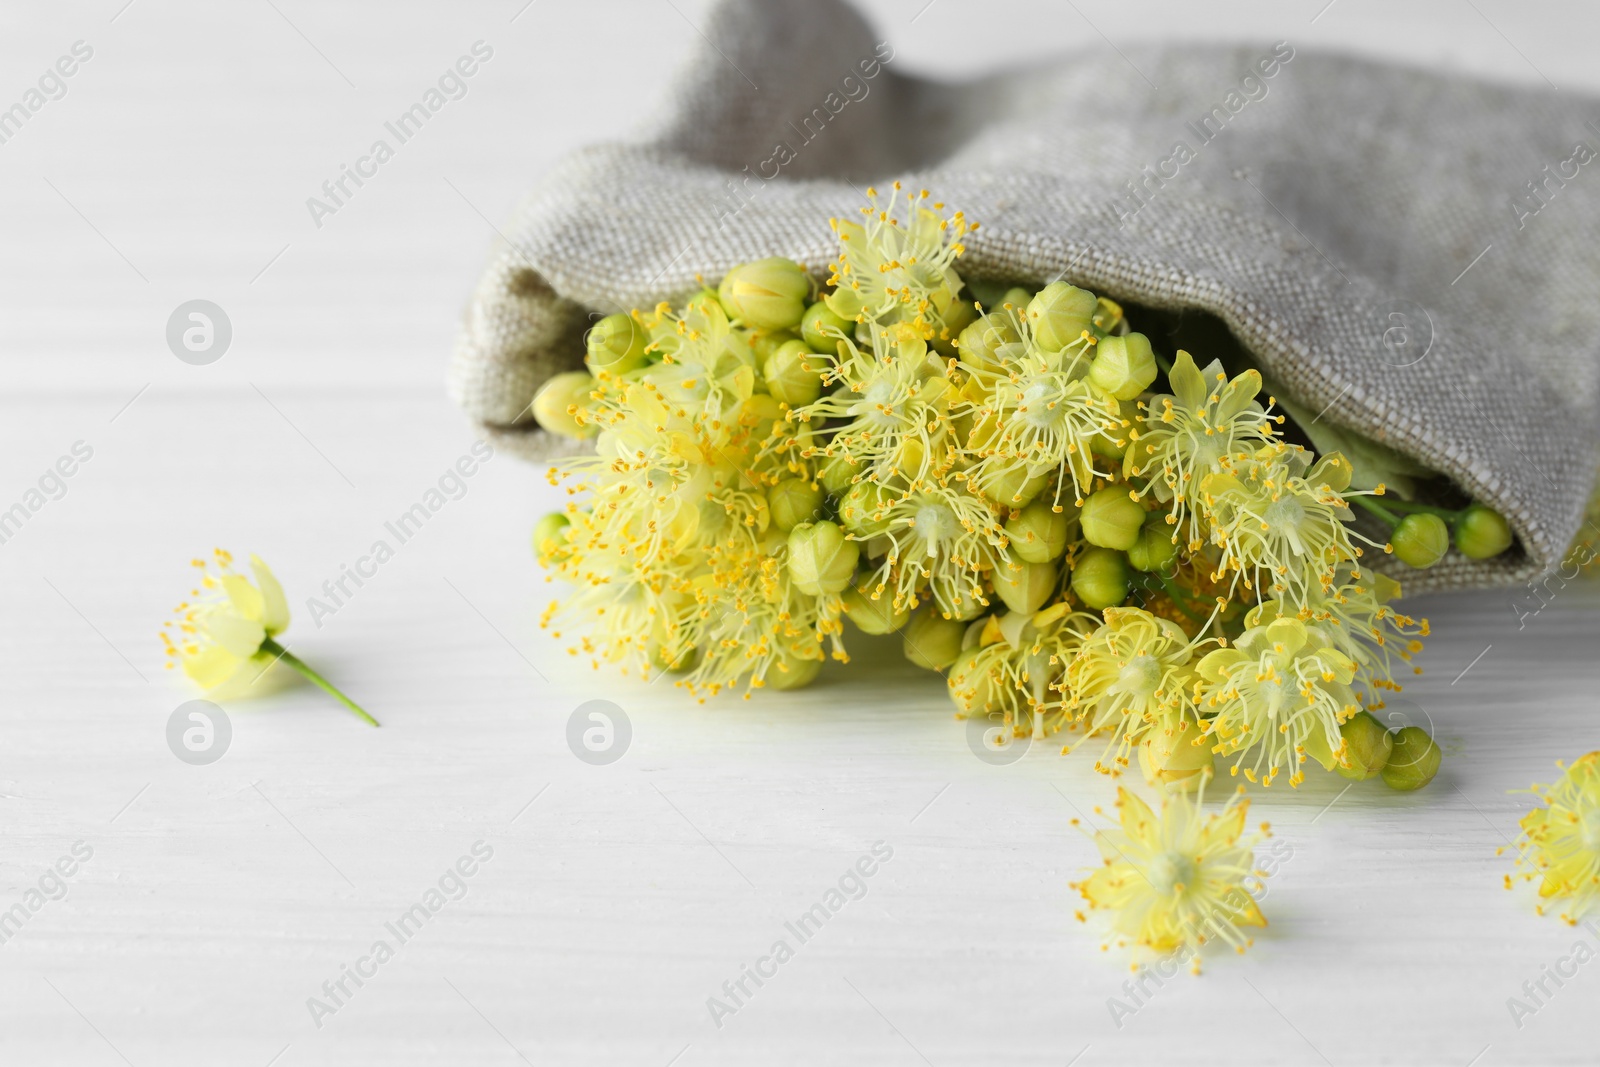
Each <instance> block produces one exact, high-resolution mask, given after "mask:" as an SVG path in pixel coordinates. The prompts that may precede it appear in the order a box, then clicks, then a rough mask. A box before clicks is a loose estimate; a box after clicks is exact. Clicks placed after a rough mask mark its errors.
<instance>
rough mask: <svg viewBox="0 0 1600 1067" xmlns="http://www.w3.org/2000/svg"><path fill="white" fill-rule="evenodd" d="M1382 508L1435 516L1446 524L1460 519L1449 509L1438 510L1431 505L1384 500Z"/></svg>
mask: <svg viewBox="0 0 1600 1067" xmlns="http://www.w3.org/2000/svg"><path fill="white" fill-rule="evenodd" d="M1383 506H1384V507H1385V508H1390V509H1393V510H1396V511H1418V512H1423V513H1425V514H1428V515H1437V516H1439V517H1440V518H1441V519H1444V520H1445V521H1447V522H1454V521H1456V520H1457V519H1459V518H1461V512H1459V511H1451V510H1450V509H1449V508H1438V507H1434V506H1433V505H1432V504H1413V503H1412V502H1411V501H1409V500H1387V499H1386V500H1384V502H1383Z"/></svg>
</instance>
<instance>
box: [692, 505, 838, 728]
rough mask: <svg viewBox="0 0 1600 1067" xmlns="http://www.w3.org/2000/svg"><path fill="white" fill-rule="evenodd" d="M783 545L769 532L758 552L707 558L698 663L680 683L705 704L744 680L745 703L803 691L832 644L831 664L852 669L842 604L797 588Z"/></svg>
mask: <svg viewBox="0 0 1600 1067" xmlns="http://www.w3.org/2000/svg"><path fill="white" fill-rule="evenodd" d="M788 544H789V542H788V538H787V537H785V536H783V535H782V534H781V533H779V532H777V531H773V532H772V533H771V534H769V535H768V537H767V538H766V541H765V543H764V545H763V546H761V547H759V548H757V549H754V550H751V549H746V548H743V547H742V546H737V545H733V546H723V547H719V548H718V549H716V550H713V551H712V552H710V553H709V554H708V555H709V570H708V571H707V573H706V574H704V575H702V576H701V577H699V578H698V579H697V580H696V581H695V582H694V593H695V598H696V601H697V603H698V605H699V612H698V614H699V618H700V619H701V620H702V625H703V627H704V630H703V637H702V640H701V644H700V647H701V649H702V650H703V656H702V658H701V661H700V663H699V665H698V666H696V667H695V668H694V669H693V670H692V671H691V673H690V675H689V677H688V678H686V679H685V680H684V681H683V682H681V683H679V684H681V685H683V686H685V687H686V688H688V689H690V690H692V691H694V692H696V693H700V694H704V695H703V696H701V697H700V699H701V702H702V703H703V702H704V700H705V696H715V695H716V694H717V693H719V692H721V691H722V690H723V689H727V688H730V687H733V686H735V685H737V684H738V682H739V680H740V679H741V678H748V682H747V684H746V687H745V692H744V696H745V699H747V700H748V699H749V698H750V692H751V690H753V689H760V688H763V687H765V686H771V687H772V688H773V689H778V690H785V689H798V688H800V687H801V686H804V685H807V684H808V683H810V682H811V680H812V679H814V678H815V677H816V676H817V673H818V672H819V671H820V670H821V669H822V663H823V659H824V656H823V648H822V646H823V643H824V642H825V641H829V640H831V642H832V650H833V656H834V658H835V659H837V660H840V661H841V662H849V656H847V655H846V654H845V651H844V645H843V643H842V642H841V641H840V635H841V634H842V633H843V632H844V623H843V621H842V619H841V618H840V601H839V598H838V597H837V596H830V597H814V596H807V595H806V594H804V593H802V592H800V590H798V589H797V588H795V585H794V582H793V580H792V579H791V578H790V575H789V561H788Z"/></svg>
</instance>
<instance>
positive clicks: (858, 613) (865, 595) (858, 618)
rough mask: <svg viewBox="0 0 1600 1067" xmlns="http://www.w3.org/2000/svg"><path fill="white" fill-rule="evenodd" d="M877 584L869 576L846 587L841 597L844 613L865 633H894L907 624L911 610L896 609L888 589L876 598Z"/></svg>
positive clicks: (876, 634) (875, 634)
mask: <svg viewBox="0 0 1600 1067" xmlns="http://www.w3.org/2000/svg"><path fill="white" fill-rule="evenodd" d="M876 585H877V582H876V580H875V579H872V578H868V579H867V581H866V582H863V583H861V584H857V585H852V586H851V587H850V588H849V589H846V590H845V591H844V595H843V596H842V597H841V598H840V599H841V600H843V601H844V613H845V616H846V617H847V618H849V620H850V621H851V622H853V623H855V624H856V629H858V630H860V631H861V632H862V633H864V634H872V635H874V636H878V635H881V634H892V633H894V632H895V631H896V630H898V629H900V627H902V626H904V625H905V624H906V620H907V619H909V618H911V612H910V610H909V609H907V608H905V607H901V608H900V609H899V610H896V609H895V606H894V596H893V594H892V592H891V591H890V590H887V589H886V590H884V591H883V592H882V593H879V594H878V598H877V599H876V600H874V599H873V598H872V594H873V591H874V589H875V587H876ZM863 587H865V588H863Z"/></svg>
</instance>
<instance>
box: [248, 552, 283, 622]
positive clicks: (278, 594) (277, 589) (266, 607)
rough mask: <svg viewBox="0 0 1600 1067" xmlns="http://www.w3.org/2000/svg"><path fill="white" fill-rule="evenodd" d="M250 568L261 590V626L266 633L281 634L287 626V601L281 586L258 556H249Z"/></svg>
mask: <svg viewBox="0 0 1600 1067" xmlns="http://www.w3.org/2000/svg"><path fill="white" fill-rule="evenodd" d="M250 569H251V570H252V571H253V572H255V576H256V585H257V587H259V588H260V590H261V626H262V628H263V629H265V630H266V631H267V633H268V635H271V634H281V633H282V632H283V631H284V630H287V629H288V628H289V601H288V598H286V597H285V596H284V595H283V586H282V585H279V584H278V579H277V577H276V576H275V575H274V574H273V573H272V571H271V570H270V569H269V568H268V567H267V565H266V564H265V563H263V562H261V557H260V556H256V555H252V556H251V557H250Z"/></svg>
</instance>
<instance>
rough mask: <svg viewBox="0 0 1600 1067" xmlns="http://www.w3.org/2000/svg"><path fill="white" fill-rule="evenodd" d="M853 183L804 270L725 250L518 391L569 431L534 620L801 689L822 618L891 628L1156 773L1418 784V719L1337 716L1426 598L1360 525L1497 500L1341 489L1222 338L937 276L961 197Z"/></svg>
mask: <svg viewBox="0 0 1600 1067" xmlns="http://www.w3.org/2000/svg"><path fill="white" fill-rule="evenodd" d="M869 198H870V199H871V206H869V207H867V208H864V209H863V213H864V215H865V218H864V219H863V220H862V221H860V222H856V221H846V220H838V219H836V220H834V222H833V229H834V231H835V233H836V234H837V236H838V242H839V252H838V258H837V260H836V262H834V263H833V264H831V270H832V273H831V276H830V277H829V278H828V279H827V282H826V285H825V286H824V287H823V288H822V289H821V291H820V292H819V291H818V287H817V286H816V284H815V282H814V281H813V279H812V278H811V277H810V276H808V275H807V273H806V272H805V271H804V270H803V269H802V268H801V267H800V266H799V265H798V264H796V263H793V262H791V261H789V260H786V259H777V258H774V259H764V260H760V261H757V262H754V263H747V264H744V265H742V266H739V267H737V268H735V269H734V270H732V271H730V272H728V274H727V275H726V276H725V277H724V278H723V279H721V283H720V285H719V286H718V288H717V289H716V290H715V291H711V290H709V289H707V290H704V291H702V292H700V293H697V294H696V295H694V296H693V297H691V298H690V299H689V300H688V301H687V303H686V304H684V305H683V306H682V307H676V308H675V307H673V306H671V305H668V304H665V303H663V304H660V305H658V306H657V307H655V308H654V309H652V310H650V311H634V312H632V313H630V314H616V315H611V316H609V317H608V318H605V319H602V320H600V321H599V322H598V323H597V324H596V325H595V326H594V328H593V329H592V330H591V331H590V332H589V334H588V338H587V355H586V358H585V364H586V367H587V371H575V372H572V373H569V374H563V375H559V376H557V377H555V378H553V379H552V380H550V381H549V382H547V383H546V384H545V385H544V386H543V387H542V388H541V389H540V391H539V393H538V394H537V396H536V397H535V398H534V401H533V410H534V414H535V417H536V418H537V419H538V420H539V422H540V424H541V425H542V426H543V427H544V428H545V429H547V430H550V431H553V432H556V433H561V434H565V435H568V436H571V437H577V438H592V439H593V441H594V454H593V455H592V456H588V457H585V458H580V459H575V460H570V461H566V462H564V463H563V464H562V465H561V466H559V467H557V468H553V469H552V470H551V474H550V477H551V480H552V483H554V484H564V485H565V487H566V490H567V492H568V494H569V495H570V496H571V498H572V499H571V502H570V503H569V504H568V505H567V507H566V510H565V511H564V512H559V513H555V514H552V515H549V516H546V517H545V518H544V519H543V520H542V521H541V522H540V523H539V525H538V527H537V528H536V530H535V532H534V547H535V551H536V552H537V554H538V557H539V559H540V561H541V563H542V564H543V565H544V566H545V567H546V568H547V569H548V571H549V572H550V574H551V575H552V576H553V577H554V578H557V579H559V580H561V581H563V582H565V583H567V584H569V585H571V586H572V587H573V589H574V591H573V592H572V593H571V594H570V595H569V596H567V597H566V598H565V599H564V600H562V601H560V602H558V603H556V604H552V605H551V607H550V609H549V611H548V612H547V613H546V616H545V624H546V625H547V626H550V625H553V624H556V622H557V620H560V625H561V626H562V627H566V626H573V627H576V628H577V629H579V630H581V636H580V637H579V638H578V644H577V646H576V647H575V648H574V649H573V651H574V652H575V653H578V652H581V653H583V654H586V655H588V656H589V657H591V658H592V660H593V661H594V663H595V665H596V666H599V664H600V663H601V662H606V663H613V664H617V665H619V666H620V667H622V668H623V669H624V670H629V669H632V670H635V671H638V672H640V673H642V674H649V673H650V672H652V671H655V670H665V671H670V672H673V673H676V674H679V675H681V676H682V677H681V681H680V684H681V685H683V686H686V687H688V688H689V689H690V690H692V691H693V692H695V693H697V694H700V695H701V696H702V699H703V697H704V696H705V695H711V694H716V693H718V692H720V691H722V690H725V689H729V688H738V687H743V689H744V691H745V695H746V696H747V697H748V696H749V694H750V690H752V689H757V688H761V687H763V686H771V687H773V688H776V689H793V688H796V687H799V686H803V685H806V684H807V683H809V682H810V681H811V680H812V679H814V678H815V677H816V675H817V673H818V671H819V670H820V668H821V666H822V663H823V662H824V659H825V658H826V657H827V656H829V655H831V656H833V657H834V658H836V659H839V660H847V658H848V657H847V655H846V626H845V622H846V620H848V621H849V622H850V623H851V624H852V625H853V626H854V627H855V628H856V629H859V630H860V631H862V632H863V633H868V634H886V633H890V632H895V631H898V632H900V633H901V634H902V635H903V644H904V650H905V655H906V657H907V658H908V659H910V660H911V661H912V662H913V663H916V664H918V665H920V666H922V667H926V668H928V669H930V670H936V671H945V672H947V677H948V684H949V691H950V694H951V696H952V698H953V699H954V701H955V704H956V706H957V708H958V709H959V712H960V714H962V715H964V716H971V715H984V716H995V717H998V718H1000V719H1001V720H1002V721H1003V723H1004V724H1006V725H1007V726H1009V727H1010V730H1011V731H1012V732H1013V733H1014V734H1018V735H1021V734H1031V736H1032V737H1034V738H1043V737H1045V736H1047V735H1050V734H1054V733H1058V732H1063V731H1069V732H1071V734H1072V735H1073V740H1072V743H1070V744H1068V745H1067V747H1066V749H1064V751H1070V750H1072V749H1075V748H1077V747H1080V746H1082V745H1085V744H1089V745H1091V746H1092V748H1093V749H1094V751H1096V753H1097V760H1096V766H1097V767H1098V768H1099V769H1101V770H1104V771H1106V772H1107V773H1110V774H1113V775H1115V774H1119V773H1120V772H1121V771H1122V769H1124V768H1126V767H1127V766H1129V765H1130V762H1131V760H1132V759H1133V758H1134V757H1135V755H1137V758H1138V760H1139V762H1140V764H1141V769H1142V770H1143V772H1144V774H1145V775H1146V777H1147V778H1149V779H1150V780H1151V781H1152V782H1162V783H1166V784H1169V785H1192V784H1197V783H1198V782H1200V781H1201V780H1203V779H1204V778H1205V777H1207V776H1208V775H1209V774H1210V773H1211V772H1212V770H1213V767H1214V765H1215V763H1216V761H1217V760H1218V759H1219V758H1220V759H1221V760H1223V761H1228V762H1230V763H1231V771H1232V773H1234V774H1240V773H1242V774H1243V775H1244V776H1245V777H1246V778H1248V779H1249V780H1251V781H1256V782H1261V783H1264V784H1269V785H1270V784H1271V783H1272V782H1273V781H1274V780H1275V779H1277V778H1278V776H1279V775H1280V774H1286V775H1287V776H1288V780H1289V782H1290V784H1298V783H1299V782H1300V781H1301V779H1302V777H1303V767H1304V765H1305V764H1306V763H1307V762H1308V761H1309V762H1313V763H1316V764H1319V765H1320V766H1322V767H1324V768H1326V769H1330V770H1333V769H1337V770H1338V771H1339V772H1340V773H1342V774H1344V775H1346V776H1348V777H1352V778H1358V779H1359V778H1368V777H1372V776H1374V775H1379V774H1381V775H1382V776H1383V778H1384V780H1385V781H1386V782H1388V783H1389V784H1390V785H1391V786H1393V787H1395V788H1399V789H1412V788H1417V787H1419V786H1421V785H1423V784H1426V782H1427V781H1429V780H1430V779H1431V778H1432V777H1433V775H1434V773H1435V771H1436V770H1437V767H1438V763H1439V750H1438V747H1437V746H1436V745H1435V744H1434V743H1433V741H1432V739H1431V738H1430V737H1429V736H1428V735H1427V733H1426V732H1425V731H1423V730H1421V729H1419V728H1417V727H1406V728H1405V729H1402V730H1398V731H1390V730H1388V729H1386V728H1385V727H1384V726H1383V725H1382V724H1381V723H1380V722H1379V720H1378V719H1377V718H1376V717H1374V716H1373V715H1372V714H1371V712H1372V711H1373V710H1377V709H1379V708H1381V707H1382V706H1383V697H1384V694H1385V693H1386V692H1388V691H1394V690H1398V689H1399V688H1400V686H1399V684H1398V683H1397V681H1396V680H1395V674H1396V671H1397V669H1399V668H1401V666H1402V665H1405V664H1409V662H1410V661H1411V659H1412V657H1413V656H1414V655H1415V653H1417V652H1418V651H1420V650H1421V643H1420V641H1418V640H1417V638H1418V637H1421V636H1425V635H1426V633H1427V623H1426V622H1425V621H1421V622H1419V621H1417V620H1414V619H1412V618H1410V617H1408V616H1406V615H1404V614H1402V613H1400V612H1398V611H1397V610H1395V608H1394V607H1392V606H1391V602H1392V601H1393V600H1394V599H1395V598H1396V597H1397V596H1399V594H1400V587H1399V585H1398V584H1397V583H1396V582H1395V581H1394V580H1392V579H1391V578H1389V577H1385V576H1384V575H1382V574H1379V573H1377V572H1375V571H1373V570H1372V569H1371V568H1370V567H1369V566H1368V565H1367V563H1366V562H1365V557H1368V556H1371V555H1373V554H1374V553H1376V554H1383V553H1392V554H1393V555H1395V556H1396V557H1398V558H1399V559H1400V560H1402V561H1404V562H1405V563H1406V564H1409V565H1410V566H1413V567H1428V566H1431V565H1432V564H1434V563H1435V562H1437V561H1438V560H1439V559H1440V558H1441V557H1442V556H1443V555H1444V553H1445V551H1446V549H1447V548H1448V547H1449V546H1450V544H1451V543H1452V541H1453V543H1454V544H1455V546H1456V547H1457V548H1458V550H1459V551H1461V552H1462V553H1464V554H1465V555H1467V556H1469V557H1472V558H1479V559H1482V558H1488V557H1490V556H1493V555H1496V554H1498V553H1500V552H1503V551H1505V550H1506V549H1507V548H1508V547H1509V546H1510V544H1511V541H1512V535H1511V531H1510V529H1509V527H1508V526H1507V524H1506V522H1505V520H1504V519H1503V518H1502V517H1501V516H1500V515H1498V514H1497V513H1495V512H1494V511H1492V510H1490V509H1488V508H1485V507H1483V506H1481V505H1477V504H1473V505H1471V506H1469V507H1466V508H1464V509H1462V510H1459V511H1450V510H1446V509H1442V508H1436V507H1429V506H1424V505H1421V504H1414V503H1410V502H1407V501H1405V500H1397V499H1395V498H1394V495H1393V494H1386V492H1385V487H1384V485H1382V484H1381V483H1380V484H1377V485H1375V486H1374V487H1372V488H1367V489H1359V490H1358V489H1353V488H1352V481H1353V476H1354V475H1355V474H1356V473H1357V472H1356V470H1355V468H1354V466H1353V464H1352V462H1351V460H1350V459H1347V458H1346V457H1345V456H1344V455H1343V454H1341V453H1339V452H1329V453H1327V454H1324V455H1321V456H1318V455H1315V454H1314V453H1313V452H1312V451H1311V450H1310V449H1309V448H1307V447H1304V446H1303V445H1301V444H1299V443H1296V441H1295V440H1294V439H1291V437H1290V436H1288V435H1289V433H1290V432H1291V431H1292V430H1293V427H1286V425H1285V423H1286V417H1285V415H1283V414H1275V410H1276V406H1275V401H1274V400H1273V399H1272V398H1270V397H1265V396H1263V393H1262V389H1263V385H1262V378H1261V374H1260V373H1259V372H1258V371H1257V370H1255V369H1253V368H1248V367H1246V368H1235V369H1234V373H1232V375H1231V376H1230V374H1229V373H1228V372H1227V371H1225V370H1224V369H1223V368H1222V366H1221V364H1220V363H1218V362H1215V361H1210V362H1207V361H1206V360H1205V357H1204V355H1202V356H1201V358H1200V359H1199V360H1197V359H1196V358H1195V357H1193V356H1191V355H1190V354H1189V353H1188V352H1184V351H1178V352H1175V353H1173V354H1172V355H1171V357H1170V358H1167V357H1166V356H1165V355H1164V354H1163V353H1160V352H1158V351H1157V350H1156V349H1155V347H1154V346H1153V345H1152V343H1151V341H1150V339H1149V338H1148V337H1146V336H1145V335H1143V334H1141V333H1138V332H1135V331H1134V330H1133V329H1132V328H1131V326H1130V323H1129V322H1128V320H1127V318H1126V317H1125V315H1124V312H1123V309H1122V308H1121V307H1119V306H1118V304H1116V303H1115V302H1113V301H1112V300H1109V299H1107V298H1105V297H1097V296H1096V295H1095V294H1094V293H1090V292H1087V291H1085V290H1083V289H1080V288H1077V287H1075V286H1073V285H1070V284H1067V283H1066V282H1064V281H1055V282H1052V283H1051V284H1049V285H1046V286H1045V287H1044V288H1042V289H1040V290H1038V291H1030V290H1027V289H1022V288H1006V287H1005V286H1001V285H994V284H984V283H981V282H974V283H971V284H969V283H967V282H965V281H963V279H962V278H961V276H960V275H959V274H958V273H957V271H956V269H955V265H956V262H957V260H958V259H959V257H960V256H961V254H962V250H963V249H962V243H961V242H962V237H963V235H964V234H966V233H968V232H970V231H971V230H974V229H976V228H977V224H976V223H972V222H969V221H968V220H967V219H966V218H965V217H964V216H963V215H962V213H961V212H959V211H957V212H954V213H953V214H951V215H948V216H945V215H943V214H942V211H943V207H944V206H943V205H942V204H938V203H932V202H930V200H929V197H928V194H927V192H925V191H924V192H922V193H919V194H916V195H913V196H910V197H904V198H903V197H902V193H901V191H900V189H899V186H898V185H896V187H895V191H894V192H893V194H891V195H890V196H889V197H888V198H887V200H886V201H885V200H881V199H880V198H879V197H878V196H877V194H876V193H869ZM1356 481H1357V482H1358V484H1360V483H1362V481H1363V480H1361V479H1356ZM1353 508H1360V509H1362V510H1363V511H1365V512H1367V513H1369V514H1370V515H1372V516H1373V517H1374V518H1375V519H1376V520H1378V522H1381V523H1382V524H1383V526H1386V527H1387V528H1388V530H1389V534H1388V537H1387V540H1386V541H1380V540H1376V539H1373V538H1369V537H1367V536H1365V535H1363V534H1362V533H1360V532H1359V531H1358V530H1357V529H1356V526H1355V524H1354V522H1353V519H1354V516H1355V511H1354V510H1353ZM1369 528H1372V529H1379V528H1380V527H1378V526H1376V525H1371V526H1369ZM557 636H560V634H559V631H558V633H557Z"/></svg>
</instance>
